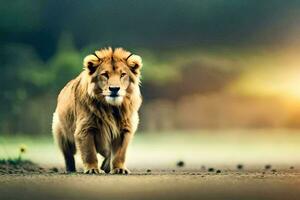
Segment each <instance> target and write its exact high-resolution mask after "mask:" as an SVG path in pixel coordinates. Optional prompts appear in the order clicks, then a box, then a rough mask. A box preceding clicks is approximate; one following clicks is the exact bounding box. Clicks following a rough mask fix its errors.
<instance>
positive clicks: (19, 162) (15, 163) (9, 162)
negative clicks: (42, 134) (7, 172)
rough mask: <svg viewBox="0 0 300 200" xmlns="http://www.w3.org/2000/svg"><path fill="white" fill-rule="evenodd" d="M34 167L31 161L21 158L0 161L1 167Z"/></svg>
mask: <svg viewBox="0 0 300 200" xmlns="http://www.w3.org/2000/svg"><path fill="white" fill-rule="evenodd" d="M28 164H29V165H34V163H33V162H31V161H30V160H22V159H19V158H14V159H12V158H9V159H0V165H12V166H18V165H28Z"/></svg>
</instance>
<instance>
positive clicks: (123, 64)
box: [84, 48, 142, 105]
mask: <svg viewBox="0 0 300 200" xmlns="http://www.w3.org/2000/svg"><path fill="white" fill-rule="evenodd" d="M84 66H86V68H87V72H88V74H89V76H90V77H91V79H90V89H89V91H90V93H91V95H92V96H95V95H97V96H98V97H99V96H101V97H102V98H103V99H104V100H105V101H106V103H108V104H110V105H121V104H122V102H123V99H124V97H125V96H126V95H130V92H131V89H130V86H131V84H138V82H139V75H140V68H141V66H142V62H141V58H140V57H139V56H137V55H133V54H131V53H129V52H127V51H125V50H123V49H120V48H118V49H115V50H114V51H113V50H112V49H111V48H109V49H104V50H100V51H96V52H95V54H93V55H88V56H87V57H86V58H85V59H84Z"/></svg>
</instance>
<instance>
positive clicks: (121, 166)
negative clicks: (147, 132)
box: [112, 131, 133, 174]
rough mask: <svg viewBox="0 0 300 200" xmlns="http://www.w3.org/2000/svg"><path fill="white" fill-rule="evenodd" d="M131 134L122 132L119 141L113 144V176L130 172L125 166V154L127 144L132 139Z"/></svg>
mask: <svg viewBox="0 0 300 200" xmlns="http://www.w3.org/2000/svg"><path fill="white" fill-rule="evenodd" d="M132 136H133V134H132V133H130V132H128V131H127V132H124V133H123V135H122V136H121V138H120V139H118V140H116V141H115V142H114V143H113V153H114V159H113V163H112V164H113V171H112V173H114V174H129V173H130V171H129V170H128V169H127V168H126V166H125V160H126V152H127V147H128V145H129V142H130V141H131V139H132Z"/></svg>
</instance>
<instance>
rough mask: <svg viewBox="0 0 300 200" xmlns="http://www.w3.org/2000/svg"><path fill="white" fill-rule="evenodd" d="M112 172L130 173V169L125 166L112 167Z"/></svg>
mask: <svg viewBox="0 0 300 200" xmlns="http://www.w3.org/2000/svg"><path fill="white" fill-rule="evenodd" d="M112 173H113V174H125V175H127V174H130V171H129V170H128V169H127V168H114V169H113V170H112Z"/></svg>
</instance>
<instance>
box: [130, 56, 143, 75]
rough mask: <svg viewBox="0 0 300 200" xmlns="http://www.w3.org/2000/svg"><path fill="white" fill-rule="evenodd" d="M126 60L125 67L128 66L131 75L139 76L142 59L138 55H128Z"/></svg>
mask: <svg viewBox="0 0 300 200" xmlns="http://www.w3.org/2000/svg"><path fill="white" fill-rule="evenodd" d="M126 60H127V65H128V66H129V68H130V70H131V71H132V73H134V74H135V75H139V74H140V71H141V68H142V66H143V63H142V58H141V57H140V56H138V55H135V54H130V55H129V56H128V58H127V59H126Z"/></svg>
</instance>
